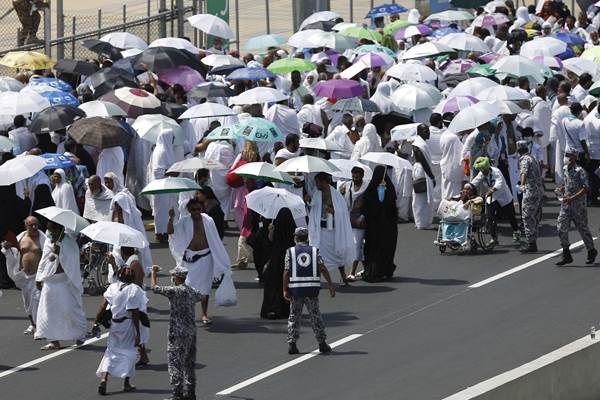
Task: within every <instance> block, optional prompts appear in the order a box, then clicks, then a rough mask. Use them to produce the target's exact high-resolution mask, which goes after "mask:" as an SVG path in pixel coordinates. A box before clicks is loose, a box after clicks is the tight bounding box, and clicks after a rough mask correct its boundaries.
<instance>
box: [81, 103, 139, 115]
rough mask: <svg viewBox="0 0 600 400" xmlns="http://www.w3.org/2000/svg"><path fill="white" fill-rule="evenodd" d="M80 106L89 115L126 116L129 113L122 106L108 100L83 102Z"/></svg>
mask: <svg viewBox="0 0 600 400" xmlns="http://www.w3.org/2000/svg"><path fill="white" fill-rule="evenodd" d="M79 108H80V109H81V110H83V111H84V112H85V114H86V115H87V116H88V117H126V116H127V113H126V112H125V110H123V109H122V108H121V107H119V106H118V105H116V104H113V103H110V102H108V101H102V100H94V101H88V102H86V103H82V104H81V105H80V106H79Z"/></svg>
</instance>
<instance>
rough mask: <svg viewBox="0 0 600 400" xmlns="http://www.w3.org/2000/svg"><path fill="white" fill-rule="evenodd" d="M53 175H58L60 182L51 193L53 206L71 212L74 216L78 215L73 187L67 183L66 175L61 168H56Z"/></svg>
mask: <svg viewBox="0 0 600 400" xmlns="http://www.w3.org/2000/svg"><path fill="white" fill-rule="evenodd" d="M54 173H55V174H58V175H60V182H59V183H58V184H57V185H56V187H55V188H54V190H53V191H52V199H53V200H54V204H55V205H56V207H59V208H64V209H66V210H71V211H73V212H74V213H75V214H77V215H79V207H77V201H76V200H75V193H74V192H73V186H71V184H70V183H69V182H67V175H66V174H65V171H64V170H62V169H61V168H58V169H55V170H54Z"/></svg>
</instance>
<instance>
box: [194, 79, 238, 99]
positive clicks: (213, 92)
mask: <svg viewBox="0 0 600 400" xmlns="http://www.w3.org/2000/svg"><path fill="white" fill-rule="evenodd" d="M187 95H188V97H194V98H204V97H231V96H233V95H235V92H234V91H233V89H231V88H230V87H229V86H227V85H225V84H224V83H221V82H206V83H201V84H199V85H196V86H195V87H194V88H193V89H192V90H190V91H189V92H188V94H187Z"/></svg>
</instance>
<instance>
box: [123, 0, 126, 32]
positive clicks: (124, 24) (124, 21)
mask: <svg viewBox="0 0 600 400" xmlns="http://www.w3.org/2000/svg"><path fill="white" fill-rule="evenodd" d="M126 29H127V4H123V32H125V30H126Z"/></svg>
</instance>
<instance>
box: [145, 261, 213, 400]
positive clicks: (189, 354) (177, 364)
mask: <svg viewBox="0 0 600 400" xmlns="http://www.w3.org/2000/svg"><path fill="white" fill-rule="evenodd" d="M159 271H160V267H159V266H158V265H154V266H153V267H152V272H151V274H150V288H151V289H152V291H154V293H156V294H160V295H162V296H165V297H166V298H168V299H169V303H170V306H171V312H170V317H169V328H168V332H167V337H168V338H169V339H168V340H169V341H168V343H167V360H168V361H167V362H168V371H169V379H170V381H171V386H173V397H172V399H171V400H184V399H185V400H195V399H196V371H195V366H196V324H195V322H194V314H195V307H196V303H198V302H199V301H201V300H202V299H203V298H204V297H206V296H204V295H203V294H202V293H200V292H199V291H197V290H196V289H194V288H192V287H190V286H188V285H187V284H186V283H185V280H186V278H187V274H188V270H187V268H184V267H175V268H174V269H172V270H171V271H170V273H171V281H172V282H173V284H174V286H158V284H157V281H156V274H157V273H158V272H159Z"/></svg>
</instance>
